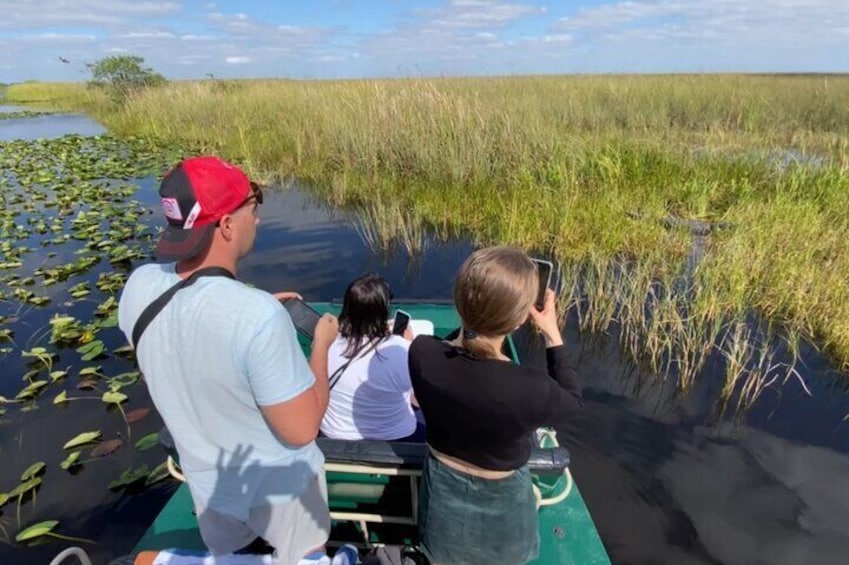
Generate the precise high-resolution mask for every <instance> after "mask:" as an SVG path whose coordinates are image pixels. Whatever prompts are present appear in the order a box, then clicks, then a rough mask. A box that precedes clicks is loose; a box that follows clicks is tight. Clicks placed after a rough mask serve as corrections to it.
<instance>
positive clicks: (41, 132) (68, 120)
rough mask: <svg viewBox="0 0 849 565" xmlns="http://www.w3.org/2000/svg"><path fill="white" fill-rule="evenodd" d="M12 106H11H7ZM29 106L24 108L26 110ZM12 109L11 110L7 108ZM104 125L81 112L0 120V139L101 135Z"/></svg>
mask: <svg viewBox="0 0 849 565" xmlns="http://www.w3.org/2000/svg"><path fill="white" fill-rule="evenodd" d="M6 108H10V106H6ZM26 109H27V108H24V110H26ZM7 111H10V110H7ZM103 133H106V129H104V127H103V126H101V125H100V124H98V123H97V122H95V121H94V120H92V119H91V118H89V117H87V116H83V115H80V114H58V115H50V116H35V117H31V118H12V119H8V120H0V141H11V140H13V139H53V138H57V137H62V136H63V135H71V134H79V135H101V134H103Z"/></svg>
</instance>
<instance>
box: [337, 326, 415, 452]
mask: <svg viewBox="0 0 849 565" xmlns="http://www.w3.org/2000/svg"><path fill="white" fill-rule="evenodd" d="M347 347H348V341H347V340H346V339H345V338H344V337H342V336H339V337H337V338H336V341H335V342H333V344H332V345H331V346H330V350H329V351H328V354H327V355H328V359H327V372H328V374H330V375H332V374H333V373H334V372H335V371H336V370H337V369H338V368H339V367H341V366H342V365H344V364H345V363H347V362H348V358H347V357H343V355H342V354H343V353H344V352H345V349H346V348H347ZM370 347H371V345H366V346H365V349H369V348H370ZM409 349H410V342H409V341H407V340H406V339H404V338H403V337H401V336H397V335H393V336H390V337H389V338H387V339H386V340H384V341H383V342H381V343H380V345H378V346H377V348H376V349H374V350H371V351H369V352H368V353H367V354H366V355H364V356H362V357H357V358H355V359H354V360H353V361H352V362H351V364H350V365H348V368H347V369H345V371H344V372H343V373H342V376H341V377H340V378H339V381H338V382H337V383H336V386H334V387H333V389H332V390H331V391H330V402H329V404H328V406H327V412H325V414H324V420H322V422H321V431H322V433H323V434H324V435H326V436H327V437H331V438H335V439H383V440H395V439H401V438H404V437H407V436H409V435H411V434H412V433H413V432H414V431H416V416H415V414H414V413H413V408H412V406H411V405H410V397H411V396H412V394H413V385H412V384H411V383H410V369H409V367H408V366H407V353H408V351H409Z"/></svg>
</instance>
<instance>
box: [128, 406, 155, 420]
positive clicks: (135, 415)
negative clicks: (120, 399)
mask: <svg viewBox="0 0 849 565" xmlns="http://www.w3.org/2000/svg"><path fill="white" fill-rule="evenodd" d="M148 414H150V408H136V409H135V410H131V411H129V412H127V415H126V420H127V422H128V423H133V422H138V421H139V420H141V419H142V418H144V417H146V416H147V415H148Z"/></svg>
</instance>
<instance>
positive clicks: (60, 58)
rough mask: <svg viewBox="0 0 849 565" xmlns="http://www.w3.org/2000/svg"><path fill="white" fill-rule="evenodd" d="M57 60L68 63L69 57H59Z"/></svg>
mask: <svg viewBox="0 0 849 565" xmlns="http://www.w3.org/2000/svg"><path fill="white" fill-rule="evenodd" d="M59 60H60V61H62V62H63V63H70V62H71V61H70V60H69V59H66V58H65V57H59Z"/></svg>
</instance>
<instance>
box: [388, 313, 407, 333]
mask: <svg viewBox="0 0 849 565" xmlns="http://www.w3.org/2000/svg"><path fill="white" fill-rule="evenodd" d="M409 325H410V315H409V314H408V313H406V312H404V311H403V310H396V311H395V321H394V322H392V333H393V334H394V335H404V332H405V331H407V326H409Z"/></svg>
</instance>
